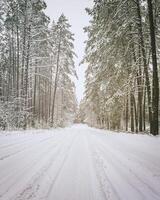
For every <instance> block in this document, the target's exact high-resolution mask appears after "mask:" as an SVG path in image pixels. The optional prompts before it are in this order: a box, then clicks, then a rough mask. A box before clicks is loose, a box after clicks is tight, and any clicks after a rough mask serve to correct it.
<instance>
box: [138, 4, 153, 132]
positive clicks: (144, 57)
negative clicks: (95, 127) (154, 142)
mask: <svg viewBox="0 0 160 200" xmlns="http://www.w3.org/2000/svg"><path fill="white" fill-rule="evenodd" d="M136 2H137V15H138V23H137V25H138V32H139V40H140V45H141V48H142V58H143V65H144V73H145V79H146V88H147V98H148V111H149V122H150V132H151V133H152V105H151V87H150V80H149V72H148V65H147V58H146V50H145V44H144V37H143V27H142V16H141V9H140V0H136Z"/></svg>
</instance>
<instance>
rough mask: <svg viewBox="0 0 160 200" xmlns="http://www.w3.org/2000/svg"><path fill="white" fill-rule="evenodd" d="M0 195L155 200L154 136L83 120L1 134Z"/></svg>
mask: <svg viewBox="0 0 160 200" xmlns="http://www.w3.org/2000/svg"><path fill="white" fill-rule="evenodd" d="M0 200H160V137H152V136H144V135H131V134H124V133H110V132H107V131H102V130H97V129H93V128H89V127H87V126H83V125H77V126H73V127H71V128H65V129H59V130H48V131H47V130H39V131H26V132H24V133H23V132H18V133H5V134H2V133H1V134H0Z"/></svg>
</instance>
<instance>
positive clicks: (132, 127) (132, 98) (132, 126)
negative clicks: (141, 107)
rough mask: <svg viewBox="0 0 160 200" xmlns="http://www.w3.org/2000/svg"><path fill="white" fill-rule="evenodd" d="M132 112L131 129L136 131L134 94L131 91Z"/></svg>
mask: <svg viewBox="0 0 160 200" xmlns="http://www.w3.org/2000/svg"><path fill="white" fill-rule="evenodd" d="M130 104H131V107H130V113H131V131H132V132H134V96H133V93H132V92H131V94H130Z"/></svg>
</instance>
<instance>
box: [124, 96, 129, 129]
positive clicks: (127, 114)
mask: <svg viewBox="0 0 160 200" xmlns="http://www.w3.org/2000/svg"><path fill="white" fill-rule="evenodd" d="M128 106H129V104H128V94H127V100H126V116H125V118H126V131H128V119H129V109H128Z"/></svg>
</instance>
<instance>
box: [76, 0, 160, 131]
mask: <svg viewBox="0 0 160 200" xmlns="http://www.w3.org/2000/svg"><path fill="white" fill-rule="evenodd" d="M86 10H87V12H88V14H89V15H90V16H91V22H90V26H88V27H86V28H85V31H86V32H87V34H88V40H87V42H86V56H85V58H84V60H83V62H85V63H87V65H88V68H87V70H86V92H85V98H84V99H83V101H82V103H81V105H80V108H86V111H85V109H80V110H81V112H83V113H81V114H79V115H80V116H83V121H85V122H87V123H88V124H90V125H92V126H98V127H102V128H108V129H113V130H115V129H117V130H126V131H132V132H143V131H146V129H148V130H150V133H151V134H153V135H158V133H159V132H158V131H159V78H158V76H160V74H159V72H158V71H159V68H160V1H158V0H112V1H108V0H95V1H94V5H93V8H92V9H86Z"/></svg>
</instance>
